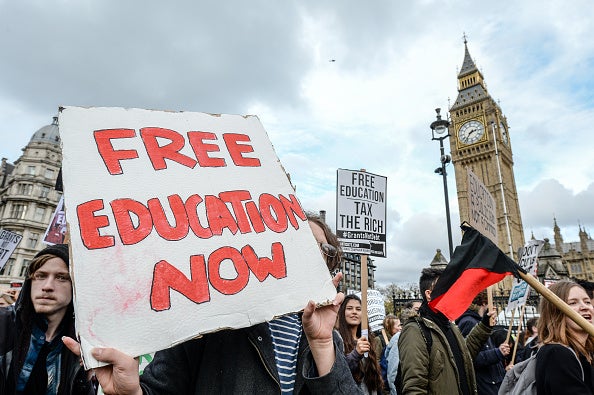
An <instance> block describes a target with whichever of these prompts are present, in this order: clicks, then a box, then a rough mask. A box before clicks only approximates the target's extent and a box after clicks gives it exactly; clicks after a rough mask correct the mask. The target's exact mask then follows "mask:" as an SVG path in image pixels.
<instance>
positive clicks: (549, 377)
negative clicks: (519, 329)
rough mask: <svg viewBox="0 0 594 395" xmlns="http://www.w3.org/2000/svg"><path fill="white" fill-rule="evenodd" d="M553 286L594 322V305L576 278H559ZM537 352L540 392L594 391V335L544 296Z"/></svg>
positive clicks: (571, 394) (541, 394)
mask: <svg viewBox="0 0 594 395" xmlns="http://www.w3.org/2000/svg"><path fill="white" fill-rule="evenodd" d="M549 290H550V291H551V292H553V293H554V294H555V295H557V296H558V297H559V298H560V299H561V300H563V301H564V302H565V303H567V304H568V305H569V307H571V308H572V309H573V310H574V311H575V312H577V313H578V314H579V315H581V316H582V317H583V318H584V319H585V320H586V321H588V322H589V323H592V321H593V318H594V308H593V307H592V302H591V300H590V297H589V296H588V294H587V293H586V290H585V289H584V288H582V287H581V286H580V285H578V284H576V283H575V282H573V281H568V280H563V281H559V282H557V283H555V284H553V285H551V286H550V287H549ZM539 309H540V318H539V320H538V337H539V338H540V340H541V342H542V344H543V345H542V346H541V347H540V349H539V350H538V352H537V353H536V369H535V374H536V390H537V393H538V394H539V395H574V394H580V395H586V394H594V369H593V368H592V360H593V354H594V336H592V335H590V334H589V333H588V332H587V331H585V330H584V329H583V328H582V327H581V326H579V325H578V324H576V323H575V322H574V321H573V320H572V319H571V318H569V317H567V316H566V315H565V314H564V313H563V312H562V311H561V309H559V307H557V306H556V305H555V304H553V303H552V302H550V301H549V300H548V299H545V298H541V301H540V307H539Z"/></svg>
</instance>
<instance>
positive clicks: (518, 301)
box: [505, 240, 544, 312]
mask: <svg viewBox="0 0 594 395" xmlns="http://www.w3.org/2000/svg"><path fill="white" fill-rule="evenodd" d="M543 245H544V241H542V240H530V241H529V242H528V243H526V244H525V245H524V247H523V248H521V249H520V254H519V256H520V262H519V263H518V264H519V265H520V266H521V267H522V268H523V269H524V270H526V272H527V273H528V274H529V275H531V276H536V272H537V270H538V254H539V253H540V250H541V249H542V246H543ZM529 294H530V287H529V286H528V283H527V282H526V281H524V280H521V279H517V278H515V277H514V278H513V280H512V288H511V291H510V294H509V300H508V302H507V307H506V308H505V311H506V312H511V311H512V310H513V309H515V308H516V307H521V306H523V305H525V304H526V300H527V299H528V296H529Z"/></svg>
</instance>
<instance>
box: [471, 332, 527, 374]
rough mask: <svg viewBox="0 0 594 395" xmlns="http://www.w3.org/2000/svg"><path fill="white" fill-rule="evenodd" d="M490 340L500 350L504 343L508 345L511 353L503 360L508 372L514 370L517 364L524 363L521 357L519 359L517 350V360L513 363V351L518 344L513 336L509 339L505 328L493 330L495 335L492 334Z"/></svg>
mask: <svg viewBox="0 0 594 395" xmlns="http://www.w3.org/2000/svg"><path fill="white" fill-rule="evenodd" d="M489 339H490V340H492V341H493V345H494V346H495V347H497V348H499V347H500V346H501V345H502V344H503V343H506V344H507V345H508V347H509V350H510V352H509V354H507V355H506V356H505V357H504V358H503V366H504V367H505V370H506V371H508V370H509V369H511V368H513V366H514V364H515V363H517V362H520V361H522V359H520V357H518V354H517V350H516V358H515V360H514V361H513V362H512V354H513V349H514V346H515V344H516V343H515V341H514V337H513V336H509V338H508V331H507V329H504V328H498V329H493V333H491V336H490V337H489ZM479 354H480V353H479ZM477 358H478V357H477Z"/></svg>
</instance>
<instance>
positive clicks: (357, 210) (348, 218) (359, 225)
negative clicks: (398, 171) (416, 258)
mask: <svg viewBox="0 0 594 395" xmlns="http://www.w3.org/2000/svg"><path fill="white" fill-rule="evenodd" d="M386 189H387V178H386V177H384V176H379V175H377V174H372V173H367V172H365V171H355V170H345V169H338V171H337V182H336V235H337V236H338V239H339V240H340V245H341V247H342V250H343V251H344V252H349V253H353V254H364V255H373V256H379V257H386Z"/></svg>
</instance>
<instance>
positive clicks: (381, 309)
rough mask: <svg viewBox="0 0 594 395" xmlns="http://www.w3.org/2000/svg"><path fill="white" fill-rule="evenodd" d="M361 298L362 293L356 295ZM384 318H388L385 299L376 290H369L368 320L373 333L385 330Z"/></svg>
mask: <svg viewBox="0 0 594 395" xmlns="http://www.w3.org/2000/svg"><path fill="white" fill-rule="evenodd" d="M356 295H357V296H358V297H359V298H361V292H357V294H356ZM384 318H386V306H385V305H384V297H383V296H382V294H381V293H380V291H377V290H375V289H368V290H367V320H368V321H369V329H370V330H371V332H377V331H379V330H381V329H382V328H383V325H384Z"/></svg>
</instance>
